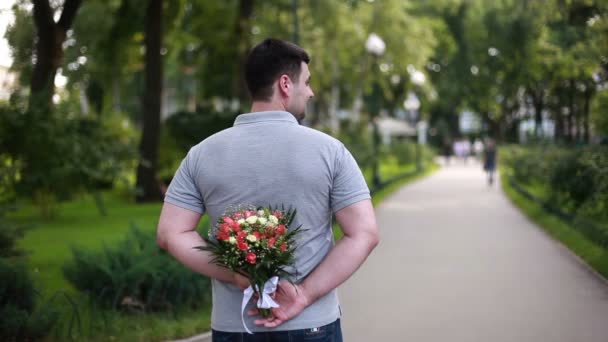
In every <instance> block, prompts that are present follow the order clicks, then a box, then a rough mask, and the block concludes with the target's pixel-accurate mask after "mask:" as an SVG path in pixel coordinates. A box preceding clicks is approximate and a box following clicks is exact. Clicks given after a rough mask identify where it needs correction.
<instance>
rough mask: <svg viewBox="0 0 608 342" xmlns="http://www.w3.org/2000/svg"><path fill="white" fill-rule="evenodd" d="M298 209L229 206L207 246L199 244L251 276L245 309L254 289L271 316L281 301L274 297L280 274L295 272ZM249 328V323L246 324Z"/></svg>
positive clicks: (217, 259) (224, 263) (221, 261)
mask: <svg viewBox="0 0 608 342" xmlns="http://www.w3.org/2000/svg"><path fill="white" fill-rule="evenodd" d="M295 215H296V209H289V210H285V208H284V207H283V208H282V209H276V208H271V207H259V208H255V207H245V208H234V209H229V210H227V212H226V213H225V214H224V215H222V216H221V217H220V218H219V219H218V221H217V224H216V225H215V226H214V227H213V228H212V229H210V230H209V237H208V238H205V242H206V243H207V245H206V246H199V247H195V248H197V249H199V250H203V251H209V252H211V253H212V254H213V256H214V258H213V260H212V262H213V263H215V264H217V265H220V266H223V267H226V268H228V269H230V270H231V271H234V272H237V273H239V274H241V275H243V276H245V277H247V278H249V280H250V283H251V285H252V286H251V287H250V288H248V289H246V290H245V293H244V294H245V295H244V298H243V309H244V307H245V305H246V304H247V302H248V301H249V299H250V298H251V296H252V295H253V293H255V294H257V296H258V298H259V299H258V303H257V304H258V305H257V307H258V309H259V311H260V314H261V315H262V316H264V317H267V316H268V315H270V313H271V311H270V310H271V308H272V307H278V304H276V303H275V302H274V300H273V299H272V298H271V297H270V295H271V294H272V293H274V291H275V290H276V285H277V282H278V278H279V277H281V278H290V277H292V276H294V274H292V273H291V272H290V271H288V268H289V267H291V266H293V265H294V262H295V257H294V252H295V237H296V235H297V234H298V233H299V232H300V231H301V229H300V228H301V226H300V227H297V228H292V227H290V225H291V224H292V222H293V219H294V217H295ZM245 328H246V327H245Z"/></svg>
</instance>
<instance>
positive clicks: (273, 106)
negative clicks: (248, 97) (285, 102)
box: [251, 101, 285, 113]
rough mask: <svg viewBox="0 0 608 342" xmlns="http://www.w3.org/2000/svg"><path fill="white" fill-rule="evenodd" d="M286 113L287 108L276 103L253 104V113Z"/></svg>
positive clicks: (258, 102)
mask: <svg viewBox="0 0 608 342" xmlns="http://www.w3.org/2000/svg"><path fill="white" fill-rule="evenodd" d="M268 111H285V107H284V106H282V105H281V104H279V103H276V102H272V101H269V102H262V101H255V102H253V103H252V104H251V112H252V113H255V112H268Z"/></svg>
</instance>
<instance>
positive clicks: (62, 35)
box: [30, 0, 82, 107]
mask: <svg viewBox="0 0 608 342" xmlns="http://www.w3.org/2000/svg"><path fill="white" fill-rule="evenodd" d="M81 2H82V0H66V1H65V3H64V5H63V10H62V12H61V16H60V17H59V21H57V22H55V20H54V19H53V16H54V11H53V9H52V8H51V6H50V4H49V1H48V0H33V3H34V15H33V18H34V23H35V24H36V34H37V37H36V54H35V56H36V59H35V63H34V70H33V71H32V79H31V82H30V106H32V105H34V104H35V105H36V106H38V105H40V106H43V107H44V106H46V105H50V103H51V98H52V96H53V93H54V81H55V74H56V73H57V69H58V68H59V66H60V65H61V62H62V59H63V48H62V44H63V42H64V41H65V39H66V37H67V32H68V30H69V29H70V27H71V26H72V23H73V22H74V18H75V17H76V13H77V12H78V8H79V7H80V4H81Z"/></svg>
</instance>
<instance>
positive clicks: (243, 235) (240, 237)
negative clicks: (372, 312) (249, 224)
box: [236, 231, 247, 241]
mask: <svg viewBox="0 0 608 342" xmlns="http://www.w3.org/2000/svg"><path fill="white" fill-rule="evenodd" d="M246 237H247V233H245V232H244V231H240V232H238V233H236V239H237V240H239V241H243V240H245V238H246Z"/></svg>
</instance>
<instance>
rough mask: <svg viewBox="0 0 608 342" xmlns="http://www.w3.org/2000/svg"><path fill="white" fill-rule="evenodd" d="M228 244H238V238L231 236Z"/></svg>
mask: <svg viewBox="0 0 608 342" xmlns="http://www.w3.org/2000/svg"><path fill="white" fill-rule="evenodd" d="M254 237H255V236H254ZM228 242H229V243H231V244H233V245H234V244H235V243H236V238H235V237H234V236H231V237H229V238H228Z"/></svg>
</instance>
